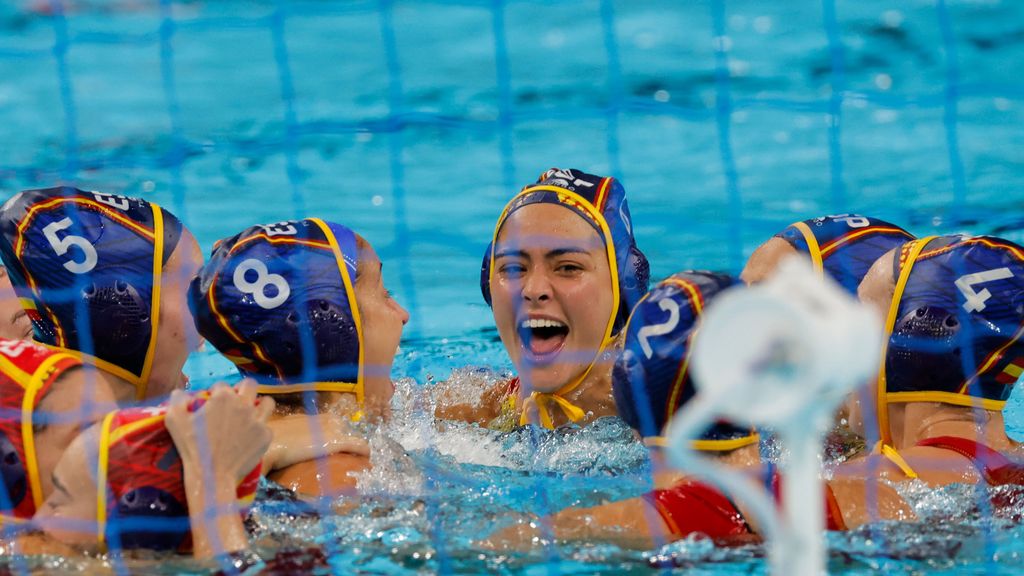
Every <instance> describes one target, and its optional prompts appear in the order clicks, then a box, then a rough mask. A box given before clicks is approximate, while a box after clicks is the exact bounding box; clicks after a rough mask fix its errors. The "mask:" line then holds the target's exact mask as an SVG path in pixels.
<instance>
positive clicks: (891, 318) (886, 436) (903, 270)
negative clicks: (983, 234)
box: [876, 236, 937, 447]
mask: <svg viewBox="0 0 1024 576" xmlns="http://www.w3.org/2000/svg"><path fill="white" fill-rule="evenodd" d="M935 238H937V236H927V237H925V238H921V239H919V240H916V241H914V243H913V244H912V245H911V246H910V249H909V251H908V252H907V256H906V261H905V262H902V264H901V266H900V275H899V277H898V278H897V279H896V287H895V289H894V291H893V294H892V300H891V301H890V302H889V314H888V316H887V317H886V320H885V336H884V337H883V338H882V354H881V365H880V366H879V368H878V397H877V399H876V417H877V419H878V435H879V438H880V439H881V441H882V446H883V447H884V446H890V445H891V444H892V431H891V430H890V429H889V402H888V392H887V391H886V385H885V383H886V380H885V358H886V355H887V354H888V351H889V338H890V337H891V336H892V330H893V328H894V327H895V326H896V316H897V315H898V314H899V311H900V300H902V299H903V291H904V290H905V289H906V288H907V281H908V280H910V271H911V269H913V267H914V263H915V262H916V261H917V257H918V256H919V255H920V254H921V251H923V250H924V247H925V246H927V245H928V243H929V242H931V241H932V240H934V239H935ZM901 252H902V250H897V252H896V255H895V257H896V258H899V257H900V255H901Z"/></svg>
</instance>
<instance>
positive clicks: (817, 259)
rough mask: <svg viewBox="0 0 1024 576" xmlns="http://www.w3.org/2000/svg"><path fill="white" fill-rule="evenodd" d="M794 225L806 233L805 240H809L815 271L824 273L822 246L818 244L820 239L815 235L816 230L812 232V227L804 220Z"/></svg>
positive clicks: (808, 244)
mask: <svg viewBox="0 0 1024 576" xmlns="http://www.w3.org/2000/svg"><path fill="white" fill-rule="evenodd" d="M793 227H794V228H796V229H797V230H799V231H800V233H801V234H803V235H804V240H805V241H806V242H807V250H808V252H810V254H811V264H813V265H814V271H815V272H817V273H818V274H819V275H824V274H825V266H824V264H822V261H821V247H820V246H818V239H817V238H816V237H815V236H814V232H811V227H810V226H808V225H807V224H805V223H804V222H797V223H795V224H793Z"/></svg>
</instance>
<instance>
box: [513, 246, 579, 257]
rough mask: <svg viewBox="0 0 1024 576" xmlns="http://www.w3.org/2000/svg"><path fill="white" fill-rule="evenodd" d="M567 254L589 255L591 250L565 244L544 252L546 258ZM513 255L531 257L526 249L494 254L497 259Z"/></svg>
mask: <svg viewBox="0 0 1024 576" xmlns="http://www.w3.org/2000/svg"><path fill="white" fill-rule="evenodd" d="M566 254H586V255H589V254H590V252H589V251H587V250H585V249H583V248H580V247H578V246H565V247H562V248H552V249H551V250H548V251H547V252H546V253H545V254H544V257H545V258H557V257H559V256H565V255H566ZM513 256H514V257H519V258H529V257H530V255H529V254H527V253H526V252H525V251H524V250H502V251H501V252H497V253H496V254H495V255H494V259H495V260H497V259H498V258H504V257H513Z"/></svg>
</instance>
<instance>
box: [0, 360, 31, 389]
mask: <svg viewBox="0 0 1024 576" xmlns="http://www.w3.org/2000/svg"><path fill="white" fill-rule="evenodd" d="M0 368H2V370H3V373H4V375H5V376H7V377H8V378H13V379H14V381H15V382H17V383H18V385H19V386H21V387H22V388H24V389H26V390H28V389H29V387H31V386H32V375H31V374H29V373H28V372H25V371H24V370H22V369H21V367H20V366H18V365H17V364H15V363H14V362H11V360H10V358H8V357H7V356H6V355H4V354H0Z"/></svg>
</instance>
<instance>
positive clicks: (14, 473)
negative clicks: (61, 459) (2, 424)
mask: <svg viewBox="0 0 1024 576" xmlns="http://www.w3.org/2000/svg"><path fill="white" fill-rule="evenodd" d="M0 474H2V476H3V483H4V493H3V495H0V496H2V498H3V499H2V500H0V504H2V509H3V510H4V511H13V510H15V509H16V508H18V505H19V504H20V503H21V502H22V500H24V499H25V498H26V497H27V496H28V472H27V470H25V463H24V462H23V461H22V459H21V454H19V453H18V449H17V447H16V446H15V445H14V442H11V439H10V438H8V437H7V434H6V433H5V432H3V431H0Z"/></svg>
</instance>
